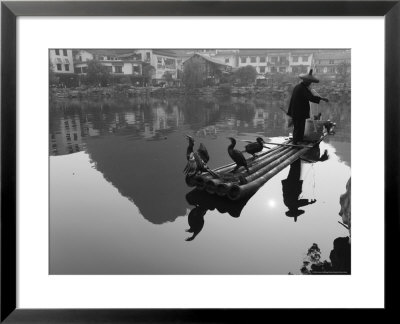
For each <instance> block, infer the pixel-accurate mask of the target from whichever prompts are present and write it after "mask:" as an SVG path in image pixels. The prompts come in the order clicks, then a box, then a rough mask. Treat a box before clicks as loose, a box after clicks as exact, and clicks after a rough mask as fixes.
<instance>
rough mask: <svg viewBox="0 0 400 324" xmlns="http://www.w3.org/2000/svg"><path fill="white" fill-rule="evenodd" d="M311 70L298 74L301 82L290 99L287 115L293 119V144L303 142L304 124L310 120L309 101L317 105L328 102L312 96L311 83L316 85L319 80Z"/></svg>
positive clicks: (325, 99)
mask: <svg viewBox="0 0 400 324" xmlns="http://www.w3.org/2000/svg"><path fill="white" fill-rule="evenodd" d="M312 71H313V70H312V69H311V70H310V72H309V73H308V74H307V73H305V74H300V75H299V77H300V79H302V80H303V81H302V82H301V83H299V84H298V85H296V86H295V87H294V89H293V92H292V97H291V99H290V104H289V110H288V115H289V116H290V117H292V119H293V144H297V143H298V142H301V141H302V140H303V136H304V128H305V122H306V119H307V118H310V101H311V102H314V103H317V104H319V102H320V101H321V100H323V101H326V102H328V99H327V98H322V97H319V96H315V95H313V94H312V92H311V90H310V88H309V87H310V85H311V83H313V82H314V83H318V82H319V80H318V79H317V78H316V77H314V76H313V75H312Z"/></svg>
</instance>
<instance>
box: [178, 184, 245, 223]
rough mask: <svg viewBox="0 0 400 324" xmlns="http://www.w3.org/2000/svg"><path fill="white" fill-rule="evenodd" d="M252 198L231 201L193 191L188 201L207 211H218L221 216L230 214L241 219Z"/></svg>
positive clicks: (188, 195)
mask: <svg viewBox="0 0 400 324" xmlns="http://www.w3.org/2000/svg"><path fill="white" fill-rule="evenodd" d="M250 198H251V196H250V195H248V196H246V198H245V199H240V200H237V201H229V200H226V199H225V198H223V197H219V196H217V195H212V196H210V195H209V194H207V192H206V191H202V190H198V189H197V188H196V189H193V190H192V191H190V192H189V193H188V194H187V195H186V201H187V202H188V203H189V204H191V205H193V206H200V207H201V208H203V209H205V210H214V209H217V210H218V211H219V212H220V213H221V214H224V213H228V214H229V215H231V216H232V217H239V216H240V213H241V212H242V209H243V208H244V206H245V205H246V203H247V202H248V200H249V199H250Z"/></svg>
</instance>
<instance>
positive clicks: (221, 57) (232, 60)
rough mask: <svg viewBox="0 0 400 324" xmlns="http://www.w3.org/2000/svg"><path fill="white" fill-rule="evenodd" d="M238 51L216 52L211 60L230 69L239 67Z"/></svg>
mask: <svg viewBox="0 0 400 324" xmlns="http://www.w3.org/2000/svg"><path fill="white" fill-rule="evenodd" d="M238 54H239V50H234V49H229V50H216V53H215V54H214V55H212V58H213V59H215V60H217V61H219V62H221V63H223V64H226V65H229V66H231V67H232V68H237V67H238V66H239V55H238Z"/></svg>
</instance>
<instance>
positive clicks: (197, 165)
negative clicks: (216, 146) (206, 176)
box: [183, 135, 219, 177]
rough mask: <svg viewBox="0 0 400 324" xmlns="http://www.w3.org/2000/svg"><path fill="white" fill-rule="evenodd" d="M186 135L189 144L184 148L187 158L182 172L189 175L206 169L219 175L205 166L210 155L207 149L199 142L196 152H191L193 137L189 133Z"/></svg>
mask: <svg viewBox="0 0 400 324" xmlns="http://www.w3.org/2000/svg"><path fill="white" fill-rule="evenodd" d="M186 137H187V138H188V140H189V146H188V148H187V150H186V159H187V160H188V163H187V164H186V167H185V169H184V170H183V172H184V173H185V174H186V175H187V176H189V177H190V176H193V175H196V174H197V173H201V172H204V171H207V172H208V173H210V174H211V175H213V176H214V177H219V176H218V175H217V174H216V173H215V172H213V171H212V170H211V169H210V168H209V167H208V166H207V162H208V161H209V160H210V156H209V155H208V151H207V149H206V147H205V146H204V144H203V143H200V146H199V148H198V150H197V151H196V152H193V147H194V139H193V137H191V136H189V135H186Z"/></svg>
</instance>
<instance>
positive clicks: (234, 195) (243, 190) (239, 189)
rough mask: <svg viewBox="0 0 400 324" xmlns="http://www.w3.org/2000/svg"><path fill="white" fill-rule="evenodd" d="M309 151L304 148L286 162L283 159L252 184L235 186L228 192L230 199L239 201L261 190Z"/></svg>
mask: <svg viewBox="0 0 400 324" xmlns="http://www.w3.org/2000/svg"><path fill="white" fill-rule="evenodd" d="M307 150H309V148H303V149H301V150H299V151H298V152H296V153H294V154H293V155H292V156H291V157H289V158H287V159H286V160H285V159H284V158H281V159H280V160H281V162H282V163H280V164H278V165H277V166H276V167H274V168H273V169H272V170H270V171H268V172H266V173H265V174H263V175H262V176H260V177H258V178H257V179H255V180H254V181H252V182H249V183H247V184H244V185H242V186H239V185H233V186H232V187H231V188H230V190H229V192H228V197H229V198H230V199H232V200H237V199H239V198H241V197H243V196H245V195H247V194H250V193H253V192H255V191H257V190H258V188H260V187H261V186H262V185H263V184H264V183H265V182H267V181H268V180H269V179H271V178H272V177H273V176H274V175H276V174H277V173H278V172H280V171H282V170H283V169H284V168H286V167H287V166H288V165H290V164H292V163H293V162H294V161H296V160H297V159H298V158H299V157H300V156H301V155H303V154H304V153H305V152H306V151H307Z"/></svg>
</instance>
